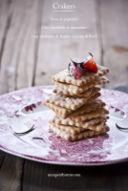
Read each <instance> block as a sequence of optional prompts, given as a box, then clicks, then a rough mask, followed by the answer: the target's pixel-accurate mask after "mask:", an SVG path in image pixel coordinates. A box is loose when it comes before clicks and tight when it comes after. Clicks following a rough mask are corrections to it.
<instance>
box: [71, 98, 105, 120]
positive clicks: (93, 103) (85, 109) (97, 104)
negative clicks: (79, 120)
mask: <svg viewBox="0 0 128 191" xmlns="http://www.w3.org/2000/svg"><path fill="white" fill-rule="evenodd" d="M105 105H106V104H105V103H104V102H103V101H102V100H101V99H98V98H97V99H96V96H93V97H92V98H91V100H90V101H88V102H87V103H86V104H85V105H83V106H82V107H80V108H79V109H77V110H76V111H74V112H73V113H71V116H72V117H73V116H74V117H75V116H78V115H81V114H83V113H89V112H91V111H96V110H97V109H99V108H103V107H105ZM69 117H70V116H69Z"/></svg>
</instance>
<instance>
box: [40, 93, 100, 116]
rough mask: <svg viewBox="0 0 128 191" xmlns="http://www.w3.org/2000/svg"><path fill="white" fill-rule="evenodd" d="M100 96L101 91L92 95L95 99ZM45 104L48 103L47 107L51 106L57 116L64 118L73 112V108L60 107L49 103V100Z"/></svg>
mask: <svg viewBox="0 0 128 191" xmlns="http://www.w3.org/2000/svg"><path fill="white" fill-rule="evenodd" d="M99 96H100V93H98V94H96V95H94V96H92V97H93V98H94V99H95V98H97V97H99ZM92 97H91V98H92ZM91 98H90V99H91ZM43 104H44V105H46V106H47V107H49V108H50V109H52V110H53V111H54V112H56V115H57V116H59V117H61V118H63V119H65V118H66V117H68V115H69V114H71V113H72V112H73V110H70V109H67V108H64V107H60V106H57V105H55V104H52V103H49V102H47V100H46V101H45V102H44V103H43Z"/></svg>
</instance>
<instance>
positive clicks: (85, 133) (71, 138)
mask: <svg viewBox="0 0 128 191" xmlns="http://www.w3.org/2000/svg"><path fill="white" fill-rule="evenodd" d="M49 127H50V129H51V130H52V131H53V132H54V133H56V135H57V136H59V137H61V138H63V139H65V140H67V141H77V140H80V139H86V138H91V137H95V136H98V135H101V134H105V133H106V132H107V131H109V127H108V126H106V125H104V127H103V128H102V130H101V131H92V130H85V131H83V132H80V133H78V134H76V135H73V134H71V133H69V132H65V131H63V130H61V129H59V128H57V127H56V126H54V125H51V124H50V126H49Z"/></svg>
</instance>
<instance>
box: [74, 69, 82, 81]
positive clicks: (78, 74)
mask: <svg viewBox="0 0 128 191" xmlns="http://www.w3.org/2000/svg"><path fill="white" fill-rule="evenodd" d="M72 73H73V76H74V77H75V78H76V79H78V80H80V78H81V76H82V71H81V70H80V69H79V68H77V67H75V68H74V69H73V70H72Z"/></svg>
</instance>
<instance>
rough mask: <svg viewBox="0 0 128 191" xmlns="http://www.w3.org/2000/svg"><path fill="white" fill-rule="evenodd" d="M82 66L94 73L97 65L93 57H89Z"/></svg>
mask: <svg viewBox="0 0 128 191" xmlns="http://www.w3.org/2000/svg"><path fill="white" fill-rule="evenodd" d="M83 67H84V68H85V69H86V70H88V71H90V72H94V73H96V72H97V71H98V67H97V65H96V62H95V61H94V58H91V59H89V60H88V61H87V62H85V63H84V64H83Z"/></svg>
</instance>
